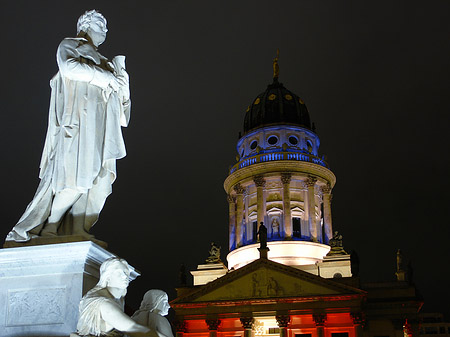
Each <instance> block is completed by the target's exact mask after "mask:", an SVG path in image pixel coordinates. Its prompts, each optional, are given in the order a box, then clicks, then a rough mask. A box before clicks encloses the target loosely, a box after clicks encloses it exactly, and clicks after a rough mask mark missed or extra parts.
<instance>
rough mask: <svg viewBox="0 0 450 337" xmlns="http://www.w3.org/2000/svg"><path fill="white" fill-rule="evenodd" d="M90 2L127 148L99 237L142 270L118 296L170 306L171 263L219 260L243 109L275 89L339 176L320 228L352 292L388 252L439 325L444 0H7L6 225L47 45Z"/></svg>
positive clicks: (444, 234)
mask: <svg viewBox="0 0 450 337" xmlns="http://www.w3.org/2000/svg"><path fill="white" fill-rule="evenodd" d="M92 8H96V9H98V10H100V11H101V12H102V13H103V14H104V15H105V16H106V18H107V19H108V28H109V32H108V37H107V40H106V42H105V44H104V45H102V46H101V48H100V50H101V52H102V53H103V54H104V55H106V56H108V57H112V56H114V55H117V54H124V55H126V56H127V66H128V71H129V74H130V79H131V90H132V101H133V105H132V116H131V123H130V126H129V127H128V128H127V129H125V130H124V135H125V140H126V145H127V151H128V155H127V157H126V158H124V159H122V160H120V161H119V162H118V179H117V181H116V182H115V183H114V186H113V189H114V191H113V194H112V195H111V196H110V197H109V198H108V200H107V202H106V205H105V208H104V209H103V211H102V213H101V216H100V220H99V222H98V223H97V225H96V226H95V228H94V234H95V235H96V236H97V238H99V239H101V240H104V241H106V242H108V243H109V249H110V250H111V251H112V252H115V253H117V254H118V255H120V256H121V257H124V258H125V259H127V260H128V262H129V263H130V264H132V265H133V266H135V267H136V268H137V269H139V270H140V271H141V272H142V276H141V277H140V278H139V279H138V280H136V281H134V282H133V283H132V284H131V285H130V288H129V295H128V303H129V305H131V306H134V307H136V306H138V304H139V302H140V300H141V296H142V295H143V294H144V292H145V291H146V290H147V289H150V288H161V289H164V290H166V291H167V292H168V293H169V295H170V297H171V298H172V299H173V298H174V296H175V292H174V290H173V288H174V287H175V285H176V283H177V279H178V268H179V266H180V264H181V263H182V262H184V263H186V265H187V267H188V269H189V270H192V269H195V268H196V265H197V264H199V263H202V262H203V260H204V259H205V258H206V257H207V255H208V249H209V243H210V242H211V241H216V242H218V243H219V244H220V245H221V246H222V247H223V259H225V256H226V253H227V249H226V247H227V241H226V240H227V228H228V215H227V209H228V204H227V201H226V195H225V192H224V190H223V187H222V186H223V181H224V179H225V178H226V176H227V170H228V167H229V166H230V165H232V164H234V162H235V159H234V158H235V155H236V150H235V145H236V141H237V135H238V132H239V131H240V130H241V128H242V124H243V117H244V112H245V109H246V107H247V105H248V104H250V103H251V102H252V100H253V99H254V97H255V96H256V95H257V94H259V93H260V92H262V91H264V90H265V87H266V85H267V84H268V83H269V82H270V81H271V76H272V64H271V63H272V58H273V57H274V55H275V52H276V48H280V52H281V54H280V69H281V73H280V80H281V82H283V83H284V84H285V86H286V87H287V88H288V89H290V90H291V91H293V92H295V93H297V94H298V95H299V96H300V97H302V99H303V100H304V101H305V102H306V105H307V106H308V109H309V112H310V115H311V118H312V120H313V121H314V122H315V124H316V126H317V132H318V134H319V136H320V138H321V142H322V145H321V151H320V152H321V153H322V154H326V155H327V156H328V162H329V164H330V166H331V169H332V170H333V172H334V173H335V174H336V176H337V184H336V187H335V189H334V191H333V221H334V228H335V229H337V230H339V231H340V232H341V233H342V234H343V236H344V246H345V248H346V249H347V250H348V251H351V250H353V249H354V250H356V251H357V253H358V254H359V257H360V260H361V277H362V279H363V281H366V282H368V281H383V280H384V281H390V280H393V279H394V272H395V253H396V250H397V249H398V248H401V249H402V250H403V251H404V253H405V255H406V256H407V257H408V258H409V259H410V260H411V262H412V265H413V267H414V277H415V283H416V285H417V286H418V288H419V289H420V291H421V293H422V294H423V296H424V297H425V300H426V303H427V304H426V306H425V309H427V310H430V311H442V312H445V313H446V314H447V315H449V314H450V312H449V309H448V305H447V303H448V302H449V300H450V295H449V291H448V285H449V284H450V268H449V266H448V261H449V258H450V252H449V251H450V250H449V243H448V242H449V236H450V229H449V228H450V226H449V225H450V224H449V220H448V219H449V209H450V205H449V201H450V198H449V192H450V178H449V172H450V159H449V153H448V147H449V145H450V131H449V120H450V119H449V111H450V101H449V98H448V97H449V90H450V83H449V79H450V57H449V51H450V48H449V47H450V44H449V43H450V18H449V13H450V3H449V2H448V1H447V0H433V1H409V0H408V1H406V0H405V1H397V0H395V1H392V0H386V1H385V0H382V1H379V0H377V1H374V0H368V1H347V0H307V1H306V0H294V1H261V0H260V1H184V0H182V1H145V2H143V1H139V2H138V1H128V2H127V3H124V2H122V1H121V2H119V1H117V2H113V1H83V0H79V1H73V2H68V1H14V2H12V1H9V2H8V3H7V4H3V5H2V10H1V14H0V25H1V31H2V45H3V46H2V49H1V50H2V52H1V53H0V54H1V55H0V57H1V65H2V81H1V82H2V86H1V101H2V104H1V107H2V112H3V113H2V115H3V118H2V132H1V133H0V142H1V144H3V160H2V165H1V166H0V170H1V176H2V177H3V182H2V189H3V197H2V212H1V213H2V225H1V227H0V228H1V232H0V236H1V237H5V236H6V234H7V232H8V231H9V230H10V229H11V228H12V227H13V226H14V224H15V223H16V222H17V220H18V219H19V217H20V216H21V214H22V213H23V211H24V210H25V207H26V205H27V204H28V202H30V201H31V199H32V197H33V195H34V193H35V190H36V187H37V185H38V166H39V161H40V156H41V151H42V148H43V143H44V138H45V133H46V128H47V116H48V103H49V98H50V88H49V80H50V78H51V77H52V76H53V75H54V74H55V73H56V72H57V65H56V60H55V52H56V48H57V46H58V44H59V42H60V41H61V40H62V39H63V38H64V37H67V36H74V35H75V33H76V20H77V19H78V17H79V15H81V14H82V13H83V12H84V11H85V10H87V9H92Z"/></svg>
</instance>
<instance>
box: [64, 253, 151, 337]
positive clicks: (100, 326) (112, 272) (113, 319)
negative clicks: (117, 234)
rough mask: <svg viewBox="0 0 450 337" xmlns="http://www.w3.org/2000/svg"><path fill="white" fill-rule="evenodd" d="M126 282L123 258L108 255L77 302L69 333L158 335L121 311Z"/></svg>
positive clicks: (127, 275)
mask: <svg viewBox="0 0 450 337" xmlns="http://www.w3.org/2000/svg"><path fill="white" fill-rule="evenodd" d="M129 282H130V267H129V265H128V263H127V262H126V261H125V260H124V259H120V258H117V257H113V258H110V259H108V260H106V261H105V262H103V263H102V265H101V267H100V280H99V281H98V283H97V285H96V286H95V287H94V288H92V289H91V290H89V291H88V292H87V294H86V295H84V296H83V298H82V299H81V301H80V307H79V311H80V317H79V319H78V324H77V334H72V335H71V336H102V337H113V336H114V337H115V336H123V334H124V333H125V334H127V336H131V337H137V336H143V337H144V336H145V337H149V336H151V337H158V333H156V332H155V331H154V330H153V331H152V330H151V329H149V328H148V327H146V326H143V325H140V324H138V323H136V322H135V321H134V320H132V319H131V318H130V317H129V316H127V315H126V314H125V313H124V312H123V310H124V304H125V295H126V293H127V287H128V284H129Z"/></svg>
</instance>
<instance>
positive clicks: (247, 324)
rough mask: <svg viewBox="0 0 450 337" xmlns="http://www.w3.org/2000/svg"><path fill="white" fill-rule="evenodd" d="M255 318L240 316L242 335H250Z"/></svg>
mask: <svg viewBox="0 0 450 337" xmlns="http://www.w3.org/2000/svg"><path fill="white" fill-rule="evenodd" d="M254 323H255V320H254V319H253V317H241V324H242V326H243V327H244V337H252V329H253V324H254Z"/></svg>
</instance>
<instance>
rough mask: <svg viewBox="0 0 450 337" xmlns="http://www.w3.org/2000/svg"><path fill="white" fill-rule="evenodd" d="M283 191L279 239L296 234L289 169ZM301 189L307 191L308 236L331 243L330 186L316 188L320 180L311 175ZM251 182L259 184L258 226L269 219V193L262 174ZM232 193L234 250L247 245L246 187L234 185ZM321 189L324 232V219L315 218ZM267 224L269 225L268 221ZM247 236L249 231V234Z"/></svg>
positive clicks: (231, 244)
mask: <svg viewBox="0 0 450 337" xmlns="http://www.w3.org/2000/svg"><path fill="white" fill-rule="evenodd" d="M279 179H280V183H281V186H282V187H281V192H282V205H283V211H282V212H283V214H282V219H283V225H284V227H283V230H280V233H281V234H282V235H281V236H280V239H281V240H283V239H286V240H290V239H292V237H293V236H294V231H293V223H292V205H291V185H292V182H293V179H294V178H293V176H292V174H291V173H289V172H283V173H281V174H280V178H279ZM296 181H298V179H296ZM301 182H302V184H301V186H302V190H303V192H304V197H303V200H304V210H303V211H304V214H303V221H306V223H307V224H308V230H309V233H308V234H309V236H310V239H311V241H315V242H322V243H328V240H329V239H331V238H332V233H333V231H332V218H331V186H330V185H323V184H321V185H319V186H320V187H319V188H318V189H317V191H316V187H317V186H318V181H317V178H316V177H313V176H308V177H306V178H304V179H302V180H301ZM252 183H253V184H254V186H255V187H256V212H257V215H256V221H257V229H258V230H259V226H260V224H261V222H264V219H266V218H267V209H266V202H265V197H264V193H265V192H266V178H264V176H263V175H257V176H254V177H253V181H252ZM233 192H234V193H232V194H229V195H228V203H229V234H230V237H229V248H230V250H233V249H235V248H239V247H241V246H244V245H245V244H246V240H245V238H244V235H243V234H244V228H243V226H244V224H245V221H244V219H245V214H246V207H248V206H247V205H245V204H244V195H245V193H246V188H244V187H243V185H241V184H240V183H237V184H236V185H234V186H233ZM316 192H318V193H319V194H320V196H321V198H319V200H320V201H319V202H320V203H321V204H323V226H324V234H325V237H323V235H322V227H321V221H320V220H317V219H316V206H318V209H319V212H320V210H321V204H320V203H319V204H318V205H316V197H315V194H316ZM265 226H266V227H269V224H266V223H265ZM247 235H248V234H247Z"/></svg>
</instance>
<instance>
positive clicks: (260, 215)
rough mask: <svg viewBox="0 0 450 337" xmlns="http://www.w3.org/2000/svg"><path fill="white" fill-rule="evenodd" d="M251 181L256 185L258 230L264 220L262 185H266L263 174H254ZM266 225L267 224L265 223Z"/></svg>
mask: <svg viewBox="0 0 450 337" xmlns="http://www.w3.org/2000/svg"><path fill="white" fill-rule="evenodd" d="M253 181H254V182H255V185H256V211H257V221H258V225H257V226H258V230H259V226H260V225H261V222H264V214H265V212H266V209H265V208H266V207H265V205H264V186H266V181H265V179H264V178H263V176H255V177H254V178H253ZM266 227H267V225H266Z"/></svg>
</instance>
